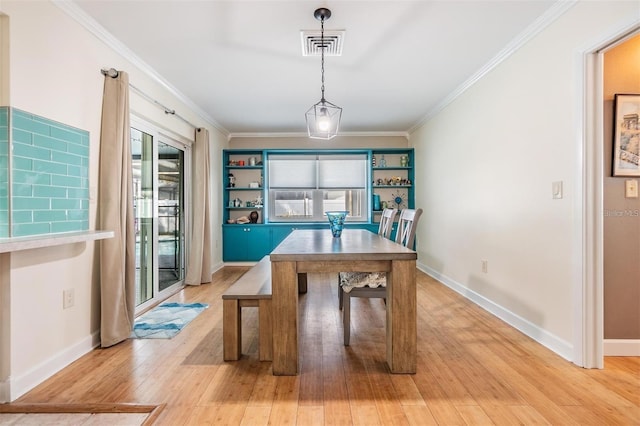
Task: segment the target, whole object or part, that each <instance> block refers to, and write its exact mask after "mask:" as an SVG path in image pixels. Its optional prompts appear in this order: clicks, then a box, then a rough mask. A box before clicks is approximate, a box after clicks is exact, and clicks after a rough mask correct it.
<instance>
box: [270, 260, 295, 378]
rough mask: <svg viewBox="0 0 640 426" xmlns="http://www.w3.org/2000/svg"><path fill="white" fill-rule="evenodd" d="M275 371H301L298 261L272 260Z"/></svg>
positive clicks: (284, 372) (282, 374)
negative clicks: (299, 361) (299, 359)
mask: <svg viewBox="0 0 640 426" xmlns="http://www.w3.org/2000/svg"><path fill="white" fill-rule="evenodd" d="M271 290H272V293H273V295H272V298H271V303H272V314H273V325H274V327H273V364H272V369H273V374H274V375H276V376H295V375H296V374H298V274H297V273H296V263H295V262H274V261H273V260H272V261H271Z"/></svg>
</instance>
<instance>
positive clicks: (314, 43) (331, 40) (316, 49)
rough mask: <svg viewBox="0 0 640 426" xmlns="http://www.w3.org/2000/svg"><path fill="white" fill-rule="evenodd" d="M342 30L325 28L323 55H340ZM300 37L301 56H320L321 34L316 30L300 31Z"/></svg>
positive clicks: (342, 39)
mask: <svg viewBox="0 0 640 426" xmlns="http://www.w3.org/2000/svg"><path fill="white" fill-rule="evenodd" d="M345 32H346V31H344V30H325V32H324V44H325V50H324V56H342V45H343V43H344V34H345ZM300 36H301V38H302V56H320V55H321V53H322V34H320V31H316V30H302V31H300Z"/></svg>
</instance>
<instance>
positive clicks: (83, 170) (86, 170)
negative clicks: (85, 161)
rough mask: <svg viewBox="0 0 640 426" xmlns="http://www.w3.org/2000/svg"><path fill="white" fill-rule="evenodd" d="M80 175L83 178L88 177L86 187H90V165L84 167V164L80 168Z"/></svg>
mask: <svg viewBox="0 0 640 426" xmlns="http://www.w3.org/2000/svg"><path fill="white" fill-rule="evenodd" d="M80 177H81V178H83V179H86V181H87V185H86V187H87V188H88V187H89V168H88V167H84V166H83V167H81V168H80ZM83 187H84V185H83Z"/></svg>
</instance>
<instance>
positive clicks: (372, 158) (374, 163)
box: [371, 154, 376, 167]
mask: <svg viewBox="0 0 640 426" xmlns="http://www.w3.org/2000/svg"><path fill="white" fill-rule="evenodd" d="M371 165H372V166H373V167H375V166H376V155H375V154H373V157H371Z"/></svg>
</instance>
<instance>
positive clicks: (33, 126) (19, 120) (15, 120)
mask: <svg viewBox="0 0 640 426" xmlns="http://www.w3.org/2000/svg"><path fill="white" fill-rule="evenodd" d="M11 127H13V128H14V129H20V130H24V131H27V132H31V133H37V134H39V135H48V134H49V126H48V125H46V124H44V123H41V122H39V121H36V120H34V119H33V118H32V116H31V114H23V113H20V112H19V111H18V110H16V109H14V110H13V114H12V117H11Z"/></svg>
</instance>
